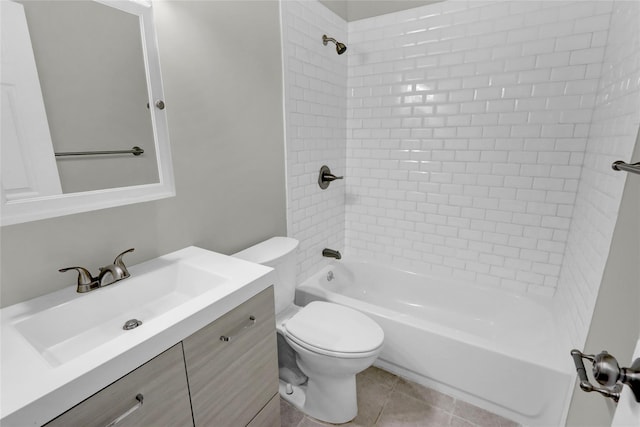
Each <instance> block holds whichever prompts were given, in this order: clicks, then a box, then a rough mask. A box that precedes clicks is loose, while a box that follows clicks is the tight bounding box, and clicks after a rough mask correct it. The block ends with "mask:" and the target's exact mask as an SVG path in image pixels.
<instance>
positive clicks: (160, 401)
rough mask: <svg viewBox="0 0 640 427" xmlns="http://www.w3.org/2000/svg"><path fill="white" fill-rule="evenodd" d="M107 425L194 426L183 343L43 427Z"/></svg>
mask: <svg viewBox="0 0 640 427" xmlns="http://www.w3.org/2000/svg"><path fill="white" fill-rule="evenodd" d="M115 421H117V422H116V423H115V424H114V422H115ZM108 425H112V426H114V427H116V426H117V427H142V426H153V427H162V426H167V427H169V426H171V427H181V426H193V419H192V417H191V405H190V402H189V391H188V387H187V377H186V372H185V367H184V358H183V351H182V343H178V344H176V345H175V346H173V347H171V348H170V349H169V350H167V351H165V352H164V353H162V354H160V355H159V356H157V357H155V358H153V359H151V360H150V361H149V362H147V363H145V364H144V365H142V366H140V367H139V368H137V369H136V370H134V371H132V372H131V373H129V374H127V375H125V376H124V377H122V378H120V379H119V380H118V381H116V382H114V383H113V384H111V385H109V386H107V387H106V388H104V389H102V390H101V391H99V392H98V393H96V394H94V395H93V396H91V397H89V398H88V399H86V400H84V401H83V402H81V403H79V404H78V405H76V406H74V407H73V408H71V409H69V410H68V411H67V412H65V413H64V414H62V415H60V416H59V417H57V418H55V419H53V420H52V421H50V422H49V423H47V424H46V426H47V427H58V426H60V427H74V426H78V427H80V426H82V427H92V426H96V427H97V426H100V427H105V426H108Z"/></svg>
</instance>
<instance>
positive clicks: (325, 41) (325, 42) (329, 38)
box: [322, 34, 338, 46]
mask: <svg viewBox="0 0 640 427" xmlns="http://www.w3.org/2000/svg"><path fill="white" fill-rule="evenodd" d="M329 42H334V43H338V40H336V39H334V38H333V37H327V35H326V34H325V35H323V36H322V44H323V45H325V46H326V45H327V43H329Z"/></svg>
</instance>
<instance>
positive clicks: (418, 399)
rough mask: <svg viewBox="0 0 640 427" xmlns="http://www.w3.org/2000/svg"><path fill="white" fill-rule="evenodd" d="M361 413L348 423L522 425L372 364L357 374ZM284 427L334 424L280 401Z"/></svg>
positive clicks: (434, 426)
mask: <svg viewBox="0 0 640 427" xmlns="http://www.w3.org/2000/svg"><path fill="white" fill-rule="evenodd" d="M357 387H358V416H357V417H356V418H355V419H354V420H353V421H351V422H350V423H347V424H342V425H344V426H354V427H355V426H379V427H401V426H402V427H404V426H416V427H418V426H419V427H517V426H519V424H517V423H515V422H513V421H510V420H508V419H506V418H503V417H500V416H498V415H495V414H493V413H491V412H488V411H485V410H484V409H480V408H478V407H477V406H473V405H470V404H468V403H465V402H463V401H461V400H457V399H454V398H453V397H451V396H447V395H446V394H442V393H439V392H437V391H435V390H432V389H429V388H426V387H422V386H420V385H418V384H415V383H412V382H410V381H406V380H404V379H402V378H399V377H397V376H395V375H393V374H390V373H389V372H386V371H383V370H382V369H379V368H376V367H371V368H369V369H367V370H366V371H364V372H361V373H360V374H358V376H357ZM280 414H281V418H282V427H320V426H330V425H332V424H327V423H323V422H320V421H317V420H315V419H313V418H311V417H307V416H305V415H304V414H303V413H302V412H300V411H298V410H297V409H296V408H294V407H293V406H291V405H289V403H287V402H285V401H284V400H282V399H281V400H280Z"/></svg>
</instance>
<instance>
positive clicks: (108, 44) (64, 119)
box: [19, 0, 158, 193]
mask: <svg viewBox="0 0 640 427" xmlns="http://www.w3.org/2000/svg"><path fill="white" fill-rule="evenodd" d="M19 3H21V4H22V5H23V6H24V11H25V15H26V18H27V25H28V28H29V35H30V36H31V44H32V46H33V55H34V58H35V63H36V69H37V72H38V77H39V80H40V86H41V89H42V97H43V100H44V106H45V111H46V113H47V121H48V124H49V130H50V133H51V141H52V144H53V149H54V151H55V152H78V151H104V150H126V149H131V147H133V146H139V147H141V148H142V149H143V150H144V154H143V155H141V156H133V155H114V156H70V157H58V158H57V159H56V165H57V167H58V172H59V175H60V183H61V185H62V192H63V193H75V192H78V191H89V190H99V189H103V188H115V187H125V186H129V185H139V184H149V183H153V182H158V170H157V167H156V159H155V150H154V141H153V131H152V127H151V114H150V111H149V109H148V108H147V102H148V96H149V95H148V91H147V81H146V71H145V64H144V56H143V50H142V37H141V33H140V23H139V19H138V17H137V16H136V15H132V14H130V13H127V12H124V11H122V10H118V9H114V8H112V7H109V6H107V5H104V4H101V3H97V2H93V1H77V0H73V1H55V2H51V1H33V0H27V1H25V0H21V1H19Z"/></svg>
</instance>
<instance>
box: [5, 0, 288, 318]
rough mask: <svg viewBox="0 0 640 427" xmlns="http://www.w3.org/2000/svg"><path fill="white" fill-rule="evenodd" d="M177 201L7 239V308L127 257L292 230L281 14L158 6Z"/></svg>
mask: <svg viewBox="0 0 640 427" xmlns="http://www.w3.org/2000/svg"><path fill="white" fill-rule="evenodd" d="M154 7H155V9H156V22H157V32H158V42H159V45H160V61H161V67H162V73H163V80H164V86H165V95H166V102H167V114H168V120H169V130H170V136H171V147H172V153H173V164H174V168H175V177H176V191H177V196H176V197H174V198H170V199H164V200H159V201H155V202H147V203H141V204H135V205H129V206H122V207H117V208H111V209H103V210H99V211H94V212H88V213H83V214H77V215H70V216H66V217H60V218H52V219H47V220H42V221H36V222H31V223H26V224H18V225H13V226H7V227H2V229H0V233H1V236H0V240H1V253H0V280H1V282H0V284H1V287H0V305H1V306H7V305H11V304H14V303H17V302H20V301H24V300H26V299H29V298H33V297H36V296H38V295H42V294H45V293H48V292H51V291H54V290H56V289H60V288H62V287H65V286H69V285H72V284H74V283H75V277H74V275H73V274H71V273H65V274H62V273H58V272H57V269H58V268H60V267H66V266H75V265H81V266H85V267H87V268H90V269H91V270H92V271H93V272H94V273H95V272H96V271H97V268H98V267H99V266H102V265H104V264H108V263H110V262H111V261H112V260H113V258H114V256H115V255H116V254H117V253H118V252H119V251H121V250H123V249H126V248H129V247H135V248H136V251H135V252H134V253H133V254H129V255H127V256H126V257H125V261H126V262H128V263H129V264H131V265H132V264H136V263H140V262H142V261H145V260H148V259H151V258H154V257H156V256H158V255H162V254H165V253H168V252H170V251H173V250H177V249H180V248H183V247H185V246H189V245H197V246H200V247H203V248H207V249H211V250H215V251H218V252H222V253H232V252H234V251H237V250H239V249H241V248H244V247H246V246H249V245H250V244H253V243H256V242H258V241H260V240H263V239H265V238H267V237H269V236H273V235H283V234H285V232H286V221H285V182H284V179H285V175H284V135H283V113H282V69H281V68H282V66H281V52H280V50H281V48H280V27H279V12H278V3H277V2H273V1H269V2H264V1H256V2H247V1H242V2H234V1H206V2H205V1H190V2H155V3H154Z"/></svg>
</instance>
